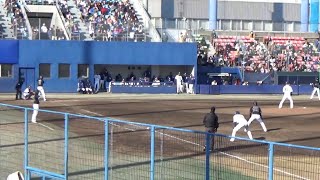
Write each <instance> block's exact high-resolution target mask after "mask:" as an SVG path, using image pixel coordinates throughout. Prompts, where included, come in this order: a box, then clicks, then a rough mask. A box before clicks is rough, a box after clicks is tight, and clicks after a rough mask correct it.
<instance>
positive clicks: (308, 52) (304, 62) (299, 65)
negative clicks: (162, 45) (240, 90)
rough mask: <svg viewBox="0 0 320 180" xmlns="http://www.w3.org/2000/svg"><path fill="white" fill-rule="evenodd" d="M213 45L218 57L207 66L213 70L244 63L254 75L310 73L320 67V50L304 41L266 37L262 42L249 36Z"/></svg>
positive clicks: (219, 39) (223, 38) (220, 40)
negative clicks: (258, 73)
mask: <svg viewBox="0 0 320 180" xmlns="http://www.w3.org/2000/svg"><path fill="white" fill-rule="evenodd" d="M211 42H212V45H213V46H214V47H215V50H216V55H215V56H214V57H209V60H208V61H207V62H208V63H209V64H210V63H212V64H213V65H214V66H229V67H230V66H242V62H240V61H241V60H242V59H244V66H245V69H246V71H254V72H265V73H268V72H270V71H271V70H274V71H308V72H310V71H317V70H318V67H319V54H318V50H317V49H318V48H317V47H316V45H314V44H313V43H309V42H307V41H306V40H305V38H303V37H277V36H275V37H270V36H265V37H263V40H262V41H259V40H257V39H253V38H250V37H249V36H218V37H217V38H214V39H212V41H211ZM270 44H271V45H270ZM271 46H272V48H273V50H271V49H272V48H271ZM273 57H274V58H273ZM272 59H274V62H273V60H272Z"/></svg>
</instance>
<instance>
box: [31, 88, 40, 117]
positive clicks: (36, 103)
mask: <svg viewBox="0 0 320 180" xmlns="http://www.w3.org/2000/svg"><path fill="white" fill-rule="evenodd" d="M39 97H40V96H39V90H36V92H35V93H34V102H33V106H32V107H33V113H32V117H31V122H33V123H37V115H38V109H39V104H40V101H39Z"/></svg>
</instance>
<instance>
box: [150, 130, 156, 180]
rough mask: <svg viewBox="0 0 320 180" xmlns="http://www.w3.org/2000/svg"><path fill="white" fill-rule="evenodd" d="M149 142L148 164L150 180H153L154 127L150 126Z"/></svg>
mask: <svg viewBox="0 0 320 180" xmlns="http://www.w3.org/2000/svg"><path fill="white" fill-rule="evenodd" d="M150 134H151V136H150V138H151V139H150V142H151V147H150V160H151V164H150V180H154V156H155V155H154V151H155V149H154V148H155V142H154V141H155V127H154V126H151V130H150Z"/></svg>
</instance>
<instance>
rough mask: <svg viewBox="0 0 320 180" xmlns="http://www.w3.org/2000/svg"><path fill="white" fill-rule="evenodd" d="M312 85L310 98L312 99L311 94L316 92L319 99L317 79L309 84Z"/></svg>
mask: <svg viewBox="0 0 320 180" xmlns="http://www.w3.org/2000/svg"><path fill="white" fill-rule="evenodd" d="M311 85H312V86H313V91H312V93H311V96H310V99H313V96H314V95H315V94H316V93H317V94H318V98H319V100H320V94H319V79H318V78H316V81H315V82H314V83H312V84H311Z"/></svg>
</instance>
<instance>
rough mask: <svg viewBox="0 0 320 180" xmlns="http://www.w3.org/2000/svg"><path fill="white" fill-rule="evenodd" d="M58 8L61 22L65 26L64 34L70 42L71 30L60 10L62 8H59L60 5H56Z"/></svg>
mask: <svg viewBox="0 0 320 180" xmlns="http://www.w3.org/2000/svg"><path fill="white" fill-rule="evenodd" d="M56 8H57V11H58V14H59V17H60V20H61V22H62V24H63V31H64V34H65V35H66V39H67V40H70V39H71V30H70V29H69V28H68V27H67V23H66V21H65V19H64V16H63V14H62V12H61V10H60V7H59V4H58V3H56Z"/></svg>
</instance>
